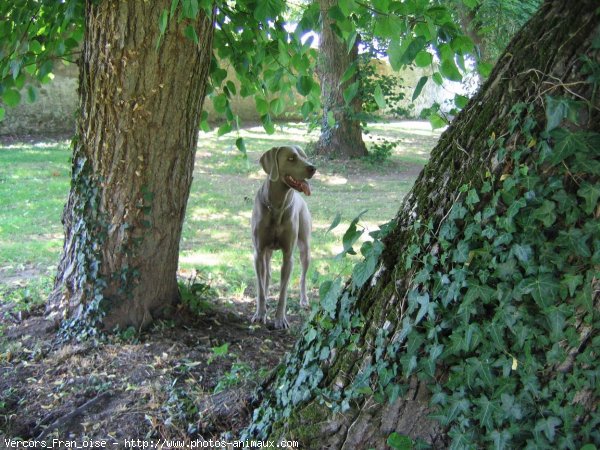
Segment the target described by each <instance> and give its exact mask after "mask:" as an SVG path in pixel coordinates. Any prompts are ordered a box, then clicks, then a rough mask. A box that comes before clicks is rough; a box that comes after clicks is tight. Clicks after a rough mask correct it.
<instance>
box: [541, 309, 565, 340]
mask: <svg viewBox="0 0 600 450" xmlns="http://www.w3.org/2000/svg"><path fill="white" fill-rule="evenodd" d="M546 320H547V321H548V325H549V327H550V338H551V339H552V340H553V341H554V342H558V341H561V340H562V339H563V337H564V333H563V329H564V328H565V324H566V318H565V315H564V313H563V312H562V311H561V310H560V309H559V308H558V307H552V308H551V309H550V311H549V312H546Z"/></svg>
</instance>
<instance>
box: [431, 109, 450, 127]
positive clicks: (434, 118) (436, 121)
mask: <svg viewBox="0 0 600 450" xmlns="http://www.w3.org/2000/svg"><path fill="white" fill-rule="evenodd" d="M429 123H430V124H431V128H433V129H434V130H435V129H437V128H442V127H445V126H446V125H448V122H447V121H446V119H444V118H443V117H442V116H440V115H439V114H438V113H433V114H431V115H430V116H429Z"/></svg>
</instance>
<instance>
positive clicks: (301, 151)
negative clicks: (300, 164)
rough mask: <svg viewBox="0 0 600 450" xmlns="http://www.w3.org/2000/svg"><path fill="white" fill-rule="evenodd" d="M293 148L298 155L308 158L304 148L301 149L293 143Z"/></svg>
mask: <svg viewBox="0 0 600 450" xmlns="http://www.w3.org/2000/svg"><path fill="white" fill-rule="evenodd" d="M294 149H295V150H296V151H297V152H298V153H299V154H300V156H302V157H303V158H304V159H308V156H306V153H304V150H302V148H301V147H300V146H299V145H294Z"/></svg>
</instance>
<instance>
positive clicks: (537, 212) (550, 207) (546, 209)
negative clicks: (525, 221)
mask: <svg viewBox="0 0 600 450" xmlns="http://www.w3.org/2000/svg"><path fill="white" fill-rule="evenodd" d="M555 209H556V204H555V203H554V202H553V201H550V200H544V202H543V203H542V205H541V206H540V207H539V208H536V209H534V210H533V212H532V214H531V217H532V218H533V219H535V220H539V221H541V222H542V223H543V224H544V226H545V227H550V226H551V225H552V224H553V223H554V221H555V220H556V213H555V212H554V210H555Z"/></svg>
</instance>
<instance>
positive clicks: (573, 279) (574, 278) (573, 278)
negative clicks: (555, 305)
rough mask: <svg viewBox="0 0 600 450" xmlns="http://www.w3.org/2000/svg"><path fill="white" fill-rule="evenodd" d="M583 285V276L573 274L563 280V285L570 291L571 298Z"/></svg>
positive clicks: (566, 275)
mask: <svg viewBox="0 0 600 450" xmlns="http://www.w3.org/2000/svg"><path fill="white" fill-rule="evenodd" d="M582 283H583V276H581V275H573V274H570V273H568V274H565V276H564V277H563V279H562V282H561V284H563V285H565V286H566V287H567V288H568V290H569V296H570V297H573V295H575V292H576V291H577V287H579V286H580V285H581V284H582Z"/></svg>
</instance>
